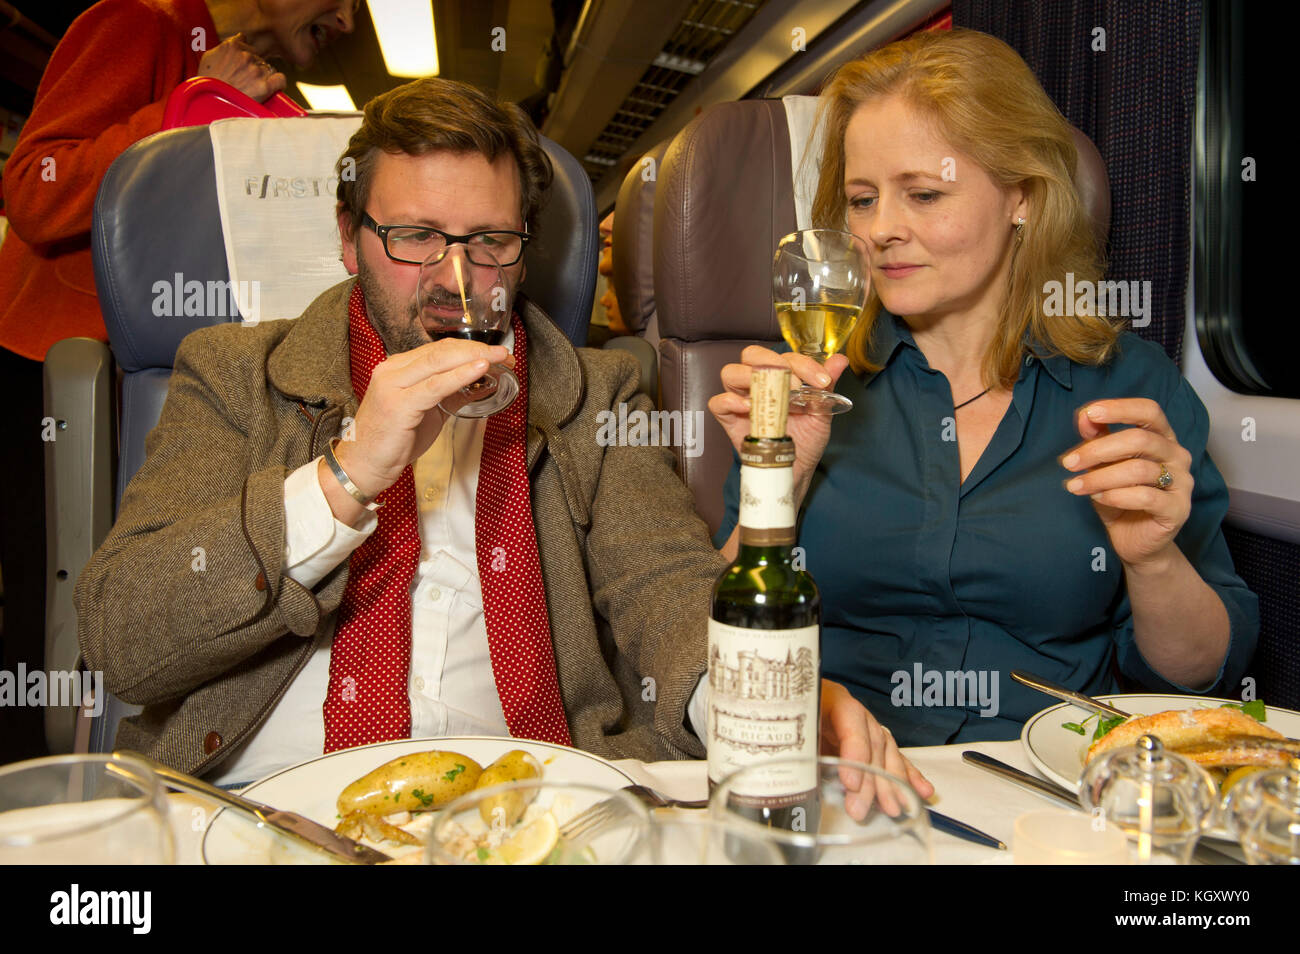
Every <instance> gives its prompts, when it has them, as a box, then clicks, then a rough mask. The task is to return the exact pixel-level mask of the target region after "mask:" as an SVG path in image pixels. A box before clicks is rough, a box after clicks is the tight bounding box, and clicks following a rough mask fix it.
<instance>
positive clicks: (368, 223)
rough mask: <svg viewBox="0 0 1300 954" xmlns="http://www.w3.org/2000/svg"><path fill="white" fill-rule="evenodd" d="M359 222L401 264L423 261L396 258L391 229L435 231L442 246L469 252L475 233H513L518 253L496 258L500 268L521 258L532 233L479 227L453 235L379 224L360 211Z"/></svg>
mask: <svg viewBox="0 0 1300 954" xmlns="http://www.w3.org/2000/svg"><path fill="white" fill-rule="evenodd" d="M361 224H362V225H363V226H365V227H366V228H368V229H370V231H372V232H374V233H375V234H376V235H378V236H379V242H380V244H381V245H383V246H384V254H385V255H387V256H388V257H389V258H390V259H392V260H393V261H394V262H401V263H402V264H403V265H423V264H424V262H423V261H419V262H415V261H412V260H411V259H409V258H398V257H397V256H396V255H394V254H393V253H392V251H390V250H389V248H388V233H389V232H391V231H392V230H393V229H419V230H420V231H422V232H436V233H437V234H438V235H441V236H442V238H443V241H444V242H446V245H444V246H443V248H444V249H446V248H450V247H451V246H453V245H464V246H465V247H466V248H467V249H469V250H470V251H471V252H472V251H473V250H474V246H473V245H470V244H469V240H470V239H472V238H474V237H475V236H476V235H514V236H516V237H517V238H518V239H519V254H518V255H516V256H515V257H514V258H513V259H511V260H510V261H508V262H502V261H500V260H497V262H496V264H498V265H500V266H501V267H502V268H508V267H509V266H511V265H514V264H516V263H517V262H518V261H519V260H520V259H521V258H523V257H524V250H525V249H526V248H528V243H529V242H530V241H532V238H533V237H532V235H530V234H529V233H527V232H520V231H519V230H517V229H480V230H479V231H477V232H470V233H469V234H468V235H453V234H452V233H450V232H444V231H443V230H442V229H437V228H434V227H433V226H432V225H380V224H379V223H378V222H376V221H375V220H374V219H373V218H371V217H370V213H369V212H362V213H361ZM485 251H487V252H488V253H489V254H492V250H491V249H485ZM492 257H493V258H494V259H495V258H496V256H495V255H493V256H492ZM470 261H471V262H473V261H474V258H473V256H472V255H471V256H470ZM474 264H476V265H488V264H491V263H489V262H475V263H474Z"/></svg>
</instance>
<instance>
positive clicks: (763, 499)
mask: <svg viewBox="0 0 1300 954" xmlns="http://www.w3.org/2000/svg"><path fill="white" fill-rule="evenodd" d="M739 523H740V542H741V543H744V544H748V545H750V546H775V545H777V544H782V543H788V544H793V543H794V528H795V507H794V475H793V473H792V472H791V470H790V468H789V467H788V466H786V467H754V466H750V465H749V464H743V465H742V466H741V468H740V513H739Z"/></svg>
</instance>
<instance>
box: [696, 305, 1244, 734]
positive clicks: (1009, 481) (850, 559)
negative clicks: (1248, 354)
mask: <svg viewBox="0 0 1300 954" xmlns="http://www.w3.org/2000/svg"><path fill="white" fill-rule="evenodd" d="M873 353H874V355H875V357H876V361H877V363H880V364H883V365H884V368H883V370H881V371H880V372H879V373H877V374H875V375H862V376H856V375H854V374H853V372H852V371H846V372H845V373H844V375H843V376H842V377H841V378H840V382H839V385H838V388H837V390H838V391H839V392H840V393H842V394H844V395H845V396H847V397H848V398H850V399H852V401H853V403H854V407H853V410H851V411H849V412H848V413H846V414H842V415H839V416H837V417H836V418H835V422H834V425H833V426H832V428H831V438H830V442H829V444H828V446H827V448H826V453H825V454H824V455H823V456H822V460H821V463H820V465H819V466H818V468H817V472H816V474H815V475H814V477H813V480H812V484H811V486H810V489H809V492H808V497H807V500H806V501H805V509H804V512H803V514H802V517H801V523H800V528H799V544H798V545H799V546H800V547H801V548H803V554H802V555H803V558H804V559H805V560H806V564H807V569H808V570H809V572H810V573H812V575H813V578H814V579H815V580H816V581H817V585H818V586H819V587H820V589H821V593H822V674H823V675H824V676H825V677H827V678H829V679H833V680H835V681H837V682H841V683H843V684H844V685H845V686H846V687H848V689H849V690H850V691H851V692H852V693H853V694H854V696H856V697H857V698H858V699H859V700H860V701H861V702H862V703H863V704H864V705H866V707H867V708H868V709H869V710H871V712H872V713H873V714H875V715H876V716H877V717H878V718H879V719H880V720H881V721H882V722H883V723H884V724H885V725H886V726H888V727H889V728H890V729H891V731H892V732H893V733H894V736H895V738H896V739H897V740H898V742H899V744H901V745H937V744H942V743H947V742H964V741H975V740H981V739H1011V738H1015V737H1017V736H1018V735H1019V733H1020V730H1021V726H1022V724H1023V723H1024V721H1025V720H1026V719H1027V718H1028V717H1029V716H1030V715H1032V714H1033V713H1035V712H1037V711H1038V710H1040V709H1042V708H1044V707H1046V706H1047V705H1050V704H1052V700H1051V699H1050V698H1048V697H1047V696H1045V695H1043V694H1041V693H1039V692H1036V691H1034V690H1031V689H1026V688H1025V687H1023V686H1021V685H1020V684H1019V683H1015V682H1013V681H1012V680H1011V678H1010V673H1011V671H1012V670H1013V669H1025V670H1028V671H1029V672H1032V673H1035V674H1036V675H1039V676H1044V677H1046V678H1047V679H1050V680H1053V681H1055V682H1058V683H1062V684H1064V685H1066V686H1069V687H1071V688H1073V689H1078V690H1081V691H1083V692H1087V693H1090V694H1097V693H1105V692H1114V691H1117V689H1118V681H1117V675H1116V669H1118V671H1119V672H1121V673H1123V674H1124V675H1126V676H1128V677H1130V678H1131V679H1132V680H1135V681H1136V682H1138V683H1140V684H1142V685H1143V686H1146V687H1149V688H1150V689H1152V690H1155V691H1160V692H1179V693H1190V692H1193V691H1195V690H1192V689H1189V688H1187V687H1185V686H1178V685H1174V684H1171V683H1170V682H1168V681H1167V680H1165V679H1163V678H1161V677H1160V676H1158V675H1157V674H1156V673H1155V672H1154V671H1153V670H1152V669H1151V668H1150V667H1149V666H1148V665H1147V663H1146V662H1145V660H1143V658H1142V655H1141V653H1140V652H1139V651H1138V648H1137V645H1136V643H1135V642H1134V636H1133V618H1132V614H1131V612H1130V608H1129V602H1128V597H1127V594H1126V590H1125V586H1124V572H1123V567H1122V565H1121V564H1120V561H1119V559H1118V557H1117V556H1116V555H1115V553H1114V551H1113V550H1112V549H1111V547H1110V541H1109V538H1108V537H1107V535H1106V531H1105V528H1104V527H1103V526H1102V524H1101V520H1100V519H1099V518H1098V517H1097V514H1096V512H1095V511H1094V510H1093V507H1092V503H1091V501H1090V500H1089V499H1088V498H1087V497H1076V496H1074V495H1073V494H1071V493H1069V492H1068V491H1067V490H1066V489H1065V486H1064V484H1065V481H1066V479H1067V478H1069V477H1070V476H1072V475H1071V474H1070V473H1069V472H1067V471H1066V470H1065V469H1064V468H1063V467H1062V466H1061V465H1060V463H1059V458H1060V456H1061V455H1062V454H1064V453H1065V451H1066V450H1067V449H1069V448H1071V447H1073V446H1075V445H1076V444H1078V443H1079V442H1080V440H1081V438H1080V437H1079V433H1078V430H1077V429H1076V427H1075V423H1074V422H1075V415H1076V413H1077V411H1078V409H1079V408H1081V407H1082V406H1084V405H1085V404H1087V403H1088V402H1090V401H1094V400H1100V399H1104V398H1121V397H1124V398H1127V397H1148V398H1151V399H1153V400H1155V401H1156V402H1157V403H1158V404H1159V405H1160V406H1161V407H1162V408H1163V409H1164V412H1165V415H1166V417H1167V418H1168V419H1169V423H1170V425H1171V426H1172V427H1173V430H1174V433H1175V435H1176V436H1177V437H1178V441H1179V443H1180V444H1182V445H1183V447H1185V448H1186V449H1187V450H1188V451H1189V452H1190V453H1191V455H1192V474H1193V477H1194V479H1195V488H1194V490H1193V496H1192V512H1191V516H1190V517H1189V518H1188V520H1187V523H1186V524H1185V525H1184V526H1183V528H1182V530H1181V531H1180V532H1179V534H1178V537H1177V541H1176V542H1177V544H1178V546H1179V548H1180V549H1181V550H1182V551H1183V553H1184V554H1185V555H1186V557H1187V559H1188V560H1189V561H1190V562H1191V564H1192V565H1193V566H1195V567H1196V569H1197V570H1198V571H1199V573H1200V574H1201V577H1202V578H1203V579H1204V580H1205V582H1206V583H1208V584H1209V585H1210V586H1211V587H1213V589H1214V591H1215V592H1216V593H1218V595H1219V596H1220V597H1221V598H1222V600H1223V603H1224V606H1225V607H1227V611H1228V618H1229V620H1230V623H1231V627H1232V632H1231V643H1230V645H1229V648H1228V653H1227V656H1226V658H1225V660H1224V663H1223V666H1222V667H1221V669H1220V671H1219V675H1218V678H1217V679H1216V681H1215V683H1214V685H1212V686H1211V687H1209V688H1208V689H1206V690H1204V691H1205V692H1207V693H1209V692H1212V691H1213V692H1216V694H1226V695H1229V696H1233V697H1236V696H1239V695H1240V683H1241V679H1242V677H1243V675H1244V674H1245V672H1246V667H1247V666H1248V665H1249V663H1250V661H1251V658H1252V656H1253V654H1254V651H1255V643H1256V640H1257V638H1258V631H1259V608H1258V600H1257V599H1256V597H1255V595H1254V594H1253V593H1251V592H1250V591H1249V590H1248V589H1246V585H1245V584H1244V583H1243V582H1242V581H1241V579H1240V578H1238V577H1237V575H1236V574H1235V572H1234V571H1233V567H1232V559H1231V557H1230V556H1229V554H1228V548H1227V545H1226V543H1225V542H1224V539H1223V532H1222V530H1221V528H1220V524H1221V522H1222V520H1223V517H1224V514H1225V513H1226V512H1227V509H1228V490H1227V486H1226V485H1225V483H1224V481H1223V477H1222V476H1221V475H1220V474H1219V471H1218V469H1217V468H1216V467H1215V466H1214V464H1213V463H1212V462H1211V460H1210V458H1209V455H1208V454H1207V453H1206V439H1207V435H1208V432H1209V417H1208V415H1207V414H1206V411H1205V407H1204V405H1203V404H1202V403H1201V401H1200V399H1199V398H1198V397H1197V396H1196V393H1195V391H1193V390H1192V387H1191V386H1190V385H1189V384H1188V383H1187V381H1186V380H1185V379H1184V378H1183V377H1182V375H1181V374H1180V373H1179V371H1178V368H1177V367H1175V365H1174V364H1173V363H1172V362H1171V361H1170V360H1169V359H1168V357H1167V356H1166V355H1165V353H1164V351H1163V350H1162V349H1161V348H1160V347H1159V346H1158V345H1155V344H1152V343H1150V342H1147V341H1144V340H1143V339H1141V338H1139V337H1137V336H1135V335H1132V334H1125V335H1124V336H1123V337H1122V338H1121V340H1120V354H1119V355H1118V357H1116V358H1115V359H1114V360H1112V361H1111V362H1110V363H1109V364H1107V365H1104V366H1101V367H1087V366H1084V365H1079V364H1074V363H1073V362H1071V361H1070V360H1069V359H1068V358H1065V357H1063V356H1059V355H1057V356H1050V357H1046V358H1041V357H1036V356H1033V355H1030V356H1028V357H1026V359H1025V363H1024V364H1023V365H1022V366H1021V369H1020V378H1019V380H1018V381H1017V382H1016V385H1015V388H1014V390H1013V392H1012V401H1011V405H1010V407H1009V408H1008V409H1007V413H1006V415H1005V416H1004V417H1003V419H1002V421H1001V423H1000V424H999V425H998V428H997V430H996V431H995V433H994V435H993V438H992V440H991V441H990V442H989V445H988V447H987V448H986V449H985V451H984V454H983V456H981V457H980V459H979V461H978V463H977V464H976V466H975V469H974V470H973V471H972V472H971V473H970V475H969V476H968V477H967V479H966V481H965V482H964V483H963V482H962V481H961V472H960V469H959V468H960V463H959V459H958V450H957V442H956V435H955V429H954V427H953V426H952V422H951V418H952V416H953V397H952V393H951V391H950V389H949V387H948V380H947V378H945V377H944V376H943V375H942V374H940V373H939V372H937V371H935V370H934V369H933V368H931V367H930V366H929V364H928V362H927V361H926V359H925V356H924V355H923V354H922V353H921V351H920V350H919V349H918V348H917V347H916V344H915V342H914V341H913V339H912V335H911V332H910V331H909V330H908V328H907V326H906V324H905V323H903V322H902V321H900V320H898V319H896V318H894V317H893V316H891V315H888V314H886V313H882V314H881V316H880V319H879V321H878V323H877V327H876V331H875V335H874V341H873ZM945 419H947V420H945ZM725 497H726V503H727V515H726V517H725V519H724V521H723V524H722V527H721V528H720V529H719V531H718V534H717V537H716V538H715V541H716V542H717V545H719V546H721V544H722V542H724V541H725V540H726V539H727V538H728V537H729V536H730V534H731V531H732V529H733V527H734V526H735V522H736V513H737V500H738V497H739V466H738V465H736V466H733V468H732V472H731V474H730V475H729V477H728V479H727V483H726V489H725Z"/></svg>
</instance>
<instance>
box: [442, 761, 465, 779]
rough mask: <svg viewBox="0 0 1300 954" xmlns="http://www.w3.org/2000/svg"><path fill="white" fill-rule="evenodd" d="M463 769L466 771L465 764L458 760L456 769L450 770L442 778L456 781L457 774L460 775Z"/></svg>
mask: <svg viewBox="0 0 1300 954" xmlns="http://www.w3.org/2000/svg"><path fill="white" fill-rule="evenodd" d="M463 771H465V766H463V765H461V764H460V763H459V762H457V763H456V767H455V768H454V769H452V770H451V771H449V772H448V773H447V774H446V775H444V776H443V777H442V780H443V781H444V782H454V781H456V776H457V775H459V774H460V773H461V772H463Z"/></svg>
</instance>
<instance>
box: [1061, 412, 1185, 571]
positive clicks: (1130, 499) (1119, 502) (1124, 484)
mask: <svg viewBox="0 0 1300 954" xmlns="http://www.w3.org/2000/svg"><path fill="white" fill-rule="evenodd" d="M1076 423H1077V425H1078V428H1079V434H1080V436H1082V437H1083V439H1084V441H1083V443H1082V444H1080V445H1078V446H1077V447H1075V448H1073V449H1072V450H1070V451H1069V452H1067V453H1066V454H1065V456H1064V457H1063V458H1062V459H1061V464H1062V466H1064V467H1065V469H1066V470H1070V471H1074V472H1076V473H1077V474H1078V476H1076V477H1072V478H1070V479H1069V480H1067V482H1066V490H1068V491H1070V493H1072V494H1076V495H1078V496H1084V495H1087V496H1090V497H1091V498H1092V504H1093V506H1094V507H1095V508H1096V510H1097V515H1098V516H1099V517H1100V518H1101V522H1102V524H1103V526H1105V528H1106V533H1107V535H1108V536H1109V537H1110V544H1111V547H1112V548H1114V550H1115V555H1116V556H1118V557H1119V558H1120V560H1121V561H1122V562H1123V563H1124V565H1125V566H1128V567H1134V568H1139V567H1148V566H1157V565H1159V564H1161V563H1162V562H1164V561H1166V559H1167V558H1168V557H1169V556H1171V555H1172V551H1171V550H1170V549H1169V548H1171V547H1174V548H1175V549H1176V545H1175V544H1174V538H1175V537H1177V536H1178V531H1179V530H1181V529H1182V528H1183V524H1184V523H1186V522H1187V517H1188V515H1189V514H1190V513H1191V511H1192V484H1193V480H1192V474H1191V465H1192V455H1191V454H1190V453H1189V452H1188V451H1187V450H1186V449H1185V448H1184V447H1183V446H1182V445H1181V444H1179V443H1178V438H1177V436H1176V435H1175V434H1174V431H1173V428H1172V427H1170V425H1169V421H1168V419H1167V418H1166V417H1165V413H1164V411H1163V410H1161V408H1160V405H1159V404H1157V403H1156V402H1155V401H1152V400H1149V399H1147V398H1126V399H1115V400H1107V401H1094V402H1092V403H1091V404H1089V405H1088V406H1087V407H1084V408H1082V409H1081V410H1080V411H1079V415H1078V419H1077V421H1076ZM1115 424H1128V425H1132V426H1130V427H1125V428H1123V429H1121V430H1116V431H1112V430H1111V425H1115Z"/></svg>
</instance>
